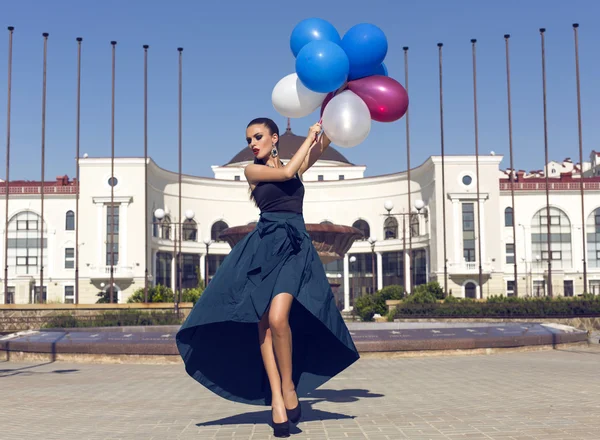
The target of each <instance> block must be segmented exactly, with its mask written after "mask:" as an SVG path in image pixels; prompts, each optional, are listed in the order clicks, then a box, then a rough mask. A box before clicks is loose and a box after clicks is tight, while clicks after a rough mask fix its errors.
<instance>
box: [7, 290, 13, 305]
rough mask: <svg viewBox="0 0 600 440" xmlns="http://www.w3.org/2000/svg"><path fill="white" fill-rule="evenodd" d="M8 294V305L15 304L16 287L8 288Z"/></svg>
mask: <svg viewBox="0 0 600 440" xmlns="http://www.w3.org/2000/svg"><path fill="white" fill-rule="evenodd" d="M6 293H7V299H6V303H7V304H14V303H15V286H8V288H7V289H6Z"/></svg>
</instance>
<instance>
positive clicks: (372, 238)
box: [367, 235, 377, 294]
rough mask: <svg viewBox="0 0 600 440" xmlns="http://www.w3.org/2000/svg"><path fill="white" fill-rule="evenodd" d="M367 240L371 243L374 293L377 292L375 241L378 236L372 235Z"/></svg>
mask: <svg viewBox="0 0 600 440" xmlns="http://www.w3.org/2000/svg"><path fill="white" fill-rule="evenodd" d="M367 241H368V242H369V244H370V245H371V271H372V273H373V294H375V243H376V242H377V237H376V236H374V235H371V236H370V237H369V239H368V240H367Z"/></svg>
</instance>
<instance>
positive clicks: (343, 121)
mask: <svg viewBox="0 0 600 440" xmlns="http://www.w3.org/2000/svg"><path fill="white" fill-rule="evenodd" d="M323 130H324V131H325V134H327V137H329V139H331V142H333V143H334V144H335V145H337V146H339V147H345V148H349V147H354V146H356V145H358V144H360V143H361V142H362V141H364V140H365V139H366V138H367V136H368V135H369V132H370V131H371V113H370V112H369V107H367V104H365V102H364V101H363V100H362V99H361V98H360V97H359V96H358V95H357V94H355V93H354V92H352V91H351V90H345V91H343V92H342V93H340V94H339V95H337V96H335V97H334V98H333V99H332V100H331V101H329V103H328V104H327V106H326V107H325V111H324V112H323Z"/></svg>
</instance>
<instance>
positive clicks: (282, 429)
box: [271, 419, 290, 438]
mask: <svg viewBox="0 0 600 440" xmlns="http://www.w3.org/2000/svg"><path fill="white" fill-rule="evenodd" d="M271 423H272V424H273V437H278V438H283V437H289V436H290V423H289V421H287V420H286V421H285V422H282V423H275V422H274V421H273V419H271Z"/></svg>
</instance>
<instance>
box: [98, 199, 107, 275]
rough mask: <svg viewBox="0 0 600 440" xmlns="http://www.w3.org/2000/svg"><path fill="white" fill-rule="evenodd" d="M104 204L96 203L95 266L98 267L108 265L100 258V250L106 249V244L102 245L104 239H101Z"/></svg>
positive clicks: (103, 225) (103, 230)
mask: <svg viewBox="0 0 600 440" xmlns="http://www.w3.org/2000/svg"><path fill="white" fill-rule="evenodd" d="M103 214H104V204H102V203H97V204H96V215H97V217H98V229H97V230H98V236H97V237H96V238H97V243H98V244H97V246H96V249H97V252H96V260H97V261H96V266H97V267H98V268H100V267H103V266H108V265H107V264H106V260H105V259H104V260H103V259H102V250H103V249H106V246H104V240H103V239H102V233H103V232H106V228H105V224H104V222H103V221H102V220H103V218H104V215H103Z"/></svg>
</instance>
